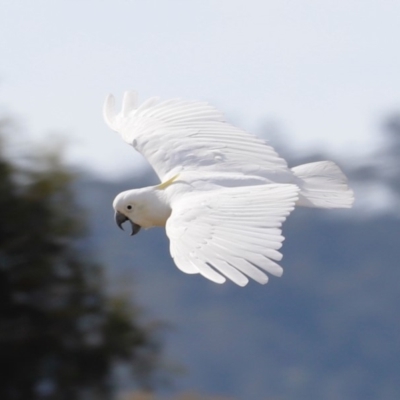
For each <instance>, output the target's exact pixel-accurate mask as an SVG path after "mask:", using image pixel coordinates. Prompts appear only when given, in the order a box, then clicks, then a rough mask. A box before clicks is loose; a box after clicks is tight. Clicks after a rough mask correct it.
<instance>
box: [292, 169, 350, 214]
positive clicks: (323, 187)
mask: <svg viewBox="0 0 400 400" xmlns="http://www.w3.org/2000/svg"><path fill="white" fill-rule="evenodd" d="M292 171H293V173H294V175H295V176H296V178H297V179H296V184H297V185H298V186H299V187H300V195H299V200H298V201H297V205H299V206H304V207H318V208H350V207H351V206H352V205H353V202H354V194H353V191H352V190H351V189H350V188H349V187H348V185H347V178H346V176H345V175H344V174H343V172H342V171H341V170H340V168H339V167H338V166H337V165H336V164H335V163H333V162H332V161H321V162H315V163H310V164H303V165H299V166H298V167H294V168H292Z"/></svg>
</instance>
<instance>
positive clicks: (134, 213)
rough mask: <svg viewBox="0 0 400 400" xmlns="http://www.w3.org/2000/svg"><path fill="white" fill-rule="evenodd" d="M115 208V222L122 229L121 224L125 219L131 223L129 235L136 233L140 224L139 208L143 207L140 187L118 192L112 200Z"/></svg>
mask: <svg viewBox="0 0 400 400" xmlns="http://www.w3.org/2000/svg"><path fill="white" fill-rule="evenodd" d="M113 207H114V210H115V222H116V224H117V225H118V227H119V228H121V229H122V230H123V229H124V228H123V227H122V224H123V223H124V222H126V221H129V222H130V223H131V228H132V232H131V236H133V235H136V234H137V233H138V232H139V231H140V228H141V227H142V225H141V223H140V222H141V209H142V208H143V199H142V196H141V195H140V189H136V190H135V189H133V190H127V191H126V192H122V193H120V194H119V195H118V196H117V197H116V198H115V199H114V202H113Z"/></svg>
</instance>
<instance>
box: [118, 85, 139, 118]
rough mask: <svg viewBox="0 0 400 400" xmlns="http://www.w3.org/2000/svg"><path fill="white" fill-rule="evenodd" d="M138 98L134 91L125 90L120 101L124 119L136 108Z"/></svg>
mask: <svg viewBox="0 0 400 400" xmlns="http://www.w3.org/2000/svg"><path fill="white" fill-rule="evenodd" d="M138 105H139V96H138V93H137V92H136V91H135V90H127V91H126V92H125V93H124V97H123V100H122V115H123V116H124V117H126V116H127V115H128V114H129V113H130V112H131V111H133V110H135V109H136V108H138Z"/></svg>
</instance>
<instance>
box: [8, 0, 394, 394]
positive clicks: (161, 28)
mask: <svg viewBox="0 0 400 400" xmlns="http://www.w3.org/2000/svg"><path fill="white" fill-rule="evenodd" d="M0 7H1V8H0V11H1V12H0V60H1V62H0V106H1V110H2V114H3V115H7V116H10V115H11V116H12V117H14V118H15V119H16V120H17V122H18V123H19V126H20V135H18V134H13V135H12V137H9V138H8V139H9V142H10V146H9V152H10V153H11V154H13V155H14V157H15V158H16V159H17V158H18V155H19V154H21V153H26V152H29V149H30V146H31V145H32V144H31V143H32V141H33V142H35V141H38V140H42V139H43V138H49V139H46V140H52V141H53V140H54V141H56V140H59V138H61V137H66V138H67V140H68V142H69V143H70V145H69V146H68V148H67V150H66V159H67V163H68V165H70V166H71V167H73V168H74V170H79V171H81V174H80V177H79V179H78V181H77V182H76V185H75V188H76V195H77V196H78V198H79V201H80V202H81V204H83V205H85V207H86V209H87V215H88V216H89V217H90V225H91V231H90V232H91V235H90V236H89V238H88V240H87V242H86V244H87V245H88V246H89V247H90V248H91V249H92V250H93V252H94V254H95V256H96V258H97V259H98V260H99V261H100V262H101V263H103V264H104V265H105V266H106V271H107V275H108V277H109V287H110V290H111V291H115V292H117V291H121V290H122V291H125V292H126V291H129V292H130V291H131V292H132V294H133V296H134V297H135V298H136V299H137V301H138V302H139V303H140V304H142V306H143V307H144V309H145V310H146V311H147V313H148V314H149V315H150V316H154V317H155V318H159V319H163V320H165V321H167V322H168V323H170V324H171V326H172V329H171V331H170V333H169V334H168V336H167V337H166V339H165V352H166V358H167V359H168V360H169V362H170V363H171V364H172V365H174V364H177V365H181V366H183V367H184V369H185V370H186V373H185V374H183V375H182V376H178V377H177V379H176V386H175V387H174V388H173V389H170V391H169V392H168V391H167V393H175V392H181V391H183V390H193V391H196V392H200V393H212V394H221V395H225V396H230V397H235V398H237V399H245V400H253V399H254V400H259V399H296V400H297V399H310V398H321V399H322V398H323V399H338V398H342V399H346V398H349V399H363V400H367V399H371V400H372V399H377V398H379V399H388V400H389V399H394V398H398V397H399V396H400V384H399V382H398V376H399V374H400V366H399V363H398V360H399V357H400V342H399V339H398V337H399V333H400V319H399V314H398V304H399V301H400V298H399V290H398V282H399V278H400V276H399V268H398V264H399V262H398V260H399V258H400V246H399V244H400V242H399V232H400V221H399V204H400V203H399V193H400V182H399V176H400V168H399V167H400V165H399V162H398V160H399V159H400V118H399V113H400V72H399V71H400V53H399V51H398V45H399V43H398V42H399V38H400V24H399V23H398V16H399V15H400V3H399V2H397V1H385V2H378V1H354V0H353V1H346V2H338V1H327V0H324V1H319V2H312V1H302V2H299V1H264V2H262V1H254V0H253V1H252V0H250V1H235V0H233V1H190V2H183V1H177V0H176V1H160V0H159V1H146V2H144V1H143V2H142V1H113V2H111V1H81V2H71V1H69V2H66V1H57V2H49V1H35V2H29V1H26V0H25V1H2V2H1V5H0ZM132 88H133V89H136V90H137V91H138V92H139V94H140V97H141V99H146V98H147V97H149V96H153V95H159V96H161V97H163V98H169V97H184V98H188V99H199V100H207V101H209V102H211V103H213V104H214V105H216V106H218V107H219V108H220V109H222V110H223V111H225V113H226V115H227V118H228V120H230V121H231V122H234V123H235V124H237V125H239V126H241V127H243V128H245V129H247V130H249V131H251V132H254V133H256V134H259V135H261V136H263V137H270V138H271V140H272V142H273V143H274V144H275V145H276V147H277V148H278V150H279V152H280V153H281V154H282V155H284V156H285V157H287V158H288V160H289V163H290V164H291V165H295V164H297V163H301V162H306V161H310V160H319V159H326V158H330V159H334V160H336V161H338V162H339V163H340V165H341V166H342V168H343V169H344V170H345V172H346V173H347V174H348V175H349V177H350V180H351V184H352V186H353V187H354V188H355V190H356V198H357V202H356V206H355V209H354V210H352V211H340V212H326V211H325V212H319V211H316V210H311V211H305V210H299V211H296V212H295V213H294V214H293V215H292V216H291V217H290V218H289V220H288V221H287V223H286V224H285V226H284V232H285V236H286V238H287V240H286V241H285V243H284V247H283V253H284V259H283V262H282V264H283V266H284V267H285V274H284V276H283V277H282V278H281V279H271V281H270V283H269V284H268V285H267V286H265V287H264V286H259V285H257V284H250V285H249V286H248V287H246V288H244V289H240V288H237V287H235V286H234V285H233V284H229V283H228V284H226V285H223V286H219V285H215V284H212V283H210V282H207V281H206V280H204V279H202V278H201V277H197V276H187V275H184V274H182V273H181V272H180V271H178V270H177V269H176V267H175V266H174V265H173V263H172V262H171V260H170V257H169V253H168V243H167V240H166V238H165V235H164V233H163V232H162V230H153V231H149V232H141V233H140V235H137V236H136V237H135V238H130V237H128V236H127V235H124V234H123V233H122V232H119V231H118V230H117V229H116V227H115V226H114V223H113V220H112V210H111V203H112V200H113V198H114V196H115V195H116V194H117V193H118V192H119V191H121V190H125V189H127V188H131V187H137V186H143V185H147V184H150V183H151V182H154V181H155V177H154V175H152V174H151V172H149V170H148V167H146V163H145V162H144V161H143V160H142V159H141V156H140V155H138V154H136V153H135V152H134V151H133V149H131V148H129V146H127V145H126V144H125V143H124V142H123V141H122V140H121V139H120V138H119V137H118V136H117V135H115V134H114V133H113V132H111V131H109V129H108V128H107V127H106V126H105V124H104V122H103V120H102V116H101V107H102V102H103V100H104V97H105V96H106V94H107V93H109V92H113V93H114V94H115V95H117V97H118V98H121V97H122V93H123V91H124V90H126V89H132ZM49 133H52V136H48V134H49ZM10 136H11V135H10ZM121 387H123V388H124V389H126V390H128V389H129V388H130V382H129V381H128V380H123V379H122V381H121Z"/></svg>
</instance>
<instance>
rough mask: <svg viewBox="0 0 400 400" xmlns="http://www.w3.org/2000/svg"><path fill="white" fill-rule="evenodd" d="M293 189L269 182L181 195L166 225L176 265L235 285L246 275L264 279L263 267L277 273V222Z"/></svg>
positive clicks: (290, 201) (291, 199)
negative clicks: (228, 280)
mask: <svg viewBox="0 0 400 400" xmlns="http://www.w3.org/2000/svg"><path fill="white" fill-rule="evenodd" d="M298 191H299V188H298V187H297V186H296V185H290V184H268V185H258V186H247V187H235V188H223V189H218V190H216V191H211V192H202V193H199V192H196V193H191V194H188V195H185V196H183V197H182V198H181V199H180V200H179V201H178V202H176V203H175V204H173V205H172V214H171V216H170V218H169V219H168V221H167V225H166V232H167V235H168V237H169V239H170V251H171V255H172V257H173V259H174V261H175V264H176V265H177V267H178V268H179V269H180V270H182V271H183V272H186V273H200V274H202V275H203V276H205V277H206V278H208V279H210V280H212V281H214V282H217V283H223V282H225V277H226V278H228V279H230V280H232V281H233V282H235V283H236V284H238V285H240V286H244V285H246V284H247V282H248V278H247V277H250V278H252V279H254V280H256V281H257V282H259V283H262V284H265V283H267V281H268V276H267V275H266V274H265V272H264V271H266V272H269V273H270V274H272V275H276V276H280V275H281V274H282V268H281V267H280V266H279V265H278V264H277V263H276V261H280V260H281V258H282V255H281V253H280V252H279V251H278V250H279V249H280V248H281V246H282V241H283V240H284V238H283V236H282V235H281V225H282V222H283V221H284V220H285V219H286V217H287V216H288V215H289V213H290V212H291V211H292V210H293V208H294V205H295V202H296V200H297V198H298Z"/></svg>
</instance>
